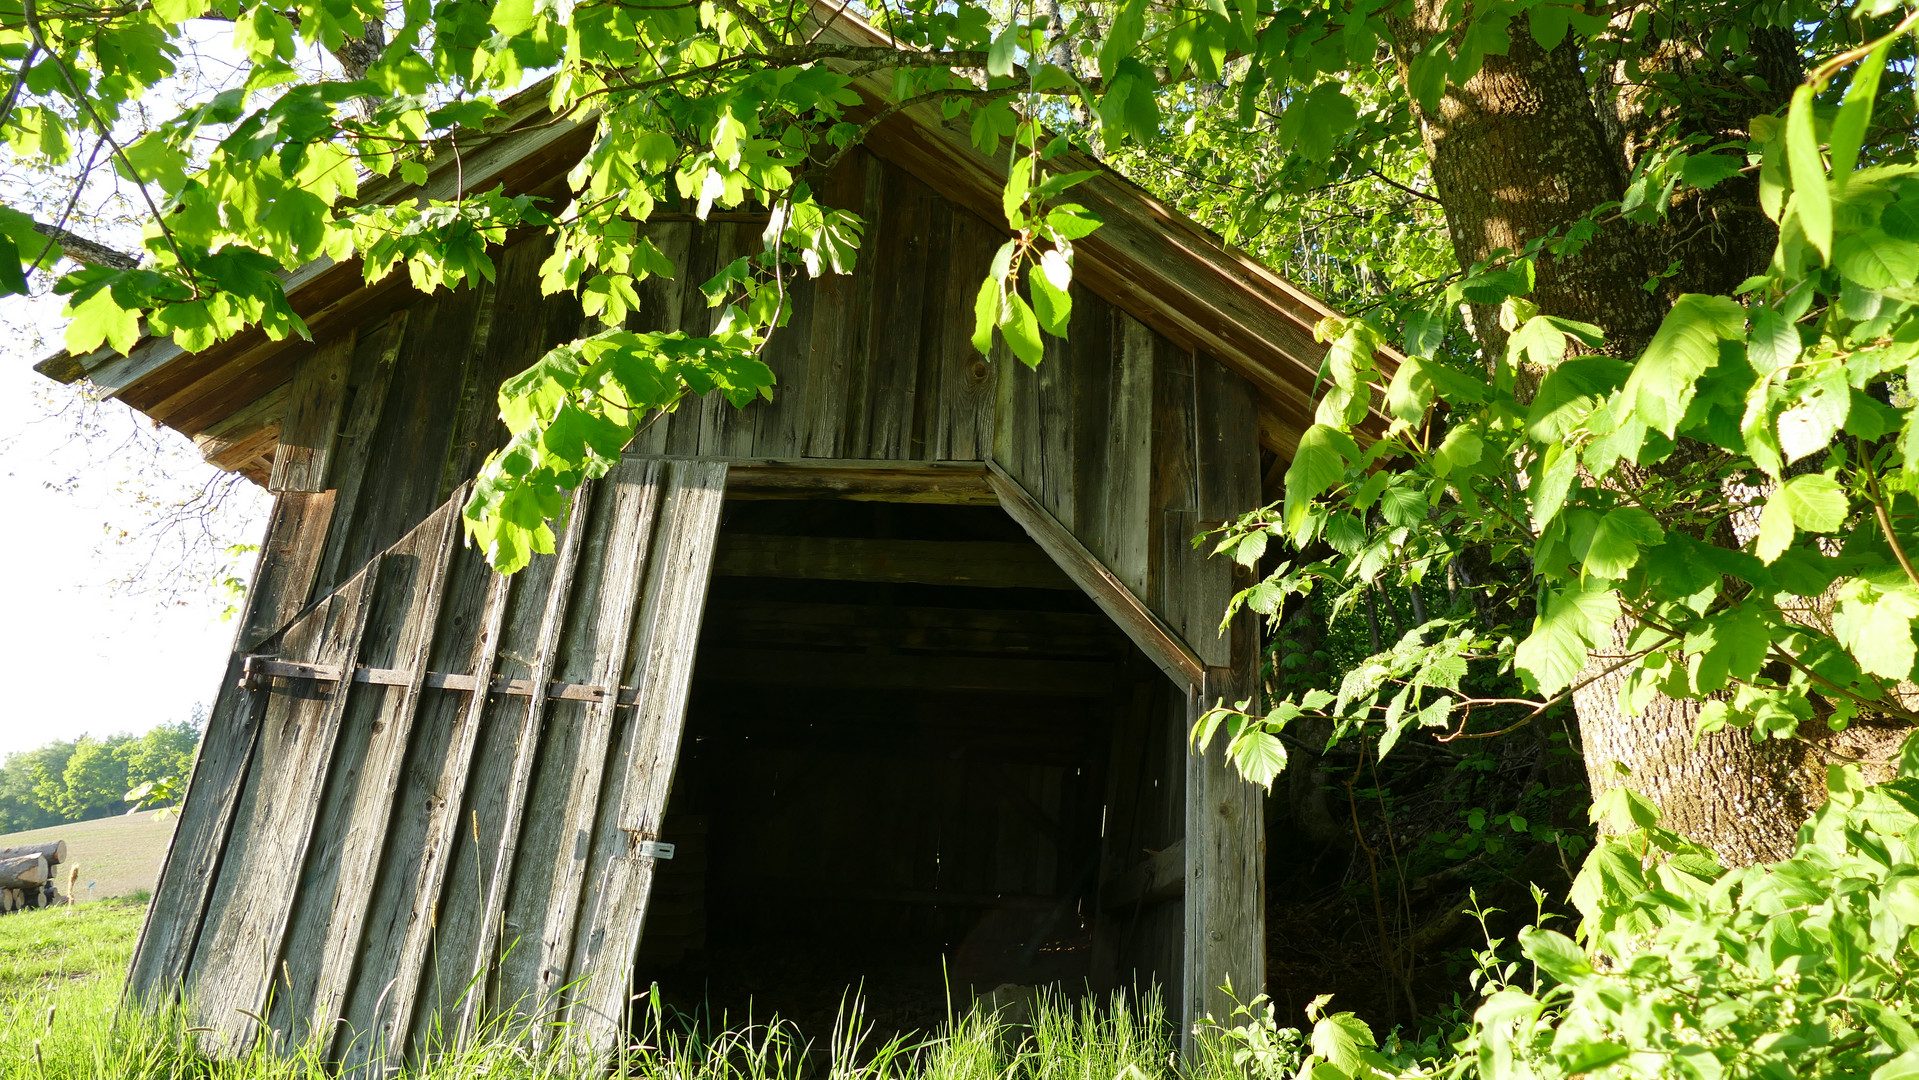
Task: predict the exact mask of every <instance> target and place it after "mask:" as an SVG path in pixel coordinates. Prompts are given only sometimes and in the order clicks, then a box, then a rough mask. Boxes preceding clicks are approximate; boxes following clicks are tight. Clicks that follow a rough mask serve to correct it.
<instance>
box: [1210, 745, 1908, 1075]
mask: <svg viewBox="0 0 1919 1080" xmlns="http://www.w3.org/2000/svg"><path fill="white" fill-rule="evenodd" d="M1828 784H1829V788H1830V794H1829V799H1828V801H1827V802H1826V804H1825V805H1824V806H1823V807H1821V809H1820V810H1819V811H1818V812H1817V813H1816V814H1815V815H1814V816H1813V819H1812V820H1811V821H1810V822H1808V823H1807V825H1806V826H1805V827H1804V828H1803V829H1802V830H1801V831H1800V836H1799V843H1798V846H1797V849H1796V850H1795V852H1794V853H1793V855H1792V857H1791V858H1788V859H1786V860H1784V861H1782V862H1778V863H1774V864H1771V865H1765V866H1753V867H1746V868H1743V869H1736V870H1727V869H1725V868H1723V867H1721V866H1720V865H1719V863H1718V861H1717V859H1716V858H1715V857H1714V856H1713V854H1712V853H1711V852H1710V851H1709V850H1707V849H1705V848H1702V847H1700V846H1698V845H1696V844H1694V843H1692V842H1690V841H1688V840H1686V839H1685V838H1684V837H1681V836H1679V835H1678V834H1676V833H1673V832H1671V831H1669V830H1666V829H1663V828H1661V827H1659V824H1658V817H1659V814H1658V811H1657V809H1656V808H1654V807H1653V805H1652V804H1651V803H1650V802H1648V801H1646V800H1645V799H1644V798H1643V797H1641V796H1639V795H1637V794H1635V793H1633V792H1632V791H1631V790H1630V789H1629V788H1627V787H1619V788H1615V789H1613V790H1612V791H1610V792H1608V793H1607V794H1606V795H1605V796H1603V797H1602V798H1601V799H1600V801H1598V802H1597V803H1595V804H1594V806H1593V816H1594V818H1595V819H1610V822H1611V824H1612V826H1613V830H1614V835H1613V836H1612V837H1611V838H1609V839H1608V840H1606V841H1605V842H1604V843H1602V844H1601V845H1599V846H1598V847H1597V848H1595V849H1594V850H1593V852H1592V853H1591V854H1590V855H1589V856H1588V857H1587V859H1586V861H1585V865H1584V867H1583V868H1582V869H1581V870H1580V873H1579V877H1578V879H1577V880H1576V881H1575V883H1574V886H1573V891H1572V899H1573V902H1574V904H1575V905H1576V906H1577V907H1578V910H1579V913H1580V915H1581V916H1582V918H1581V921H1580V923H1579V926H1578V928H1577V931H1576V934H1575V935H1574V936H1572V937H1569V936H1567V935H1565V934H1562V933H1560V932H1558V931H1555V930H1551V929H1547V928H1546V927H1545V925H1544V924H1543V923H1542V924H1541V925H1536V926H1533V927H1529V928H1527V929H1525V930H1522V931H1521V932H1520V933H1519V935H1518V942H1517V943H1518V945H1519V947H1520V950H1521V953H1522V956H1523V962H1522V961H1520V960H1512V959H1507V958H1505V957H1504V956H1503V955H1502V952H1501V946H1502V945H1504V944H1506V943H1505V942H1503V941H1501V940H1498V939H1492V940H1490V941H1489V943H1488V948H1487V949H1486V950H1484V951H1482V952H1481V953H1480V954H1479V958H1478V967H1477V970H1476V972H1475V973H1474V977H1473V985H1474V989H1475V990H1476V991H1477V992H1478V993H1479V994H1480V1002H1479V1004H1478V1005H1477V1007H1476V1008H1475V1009H1474V1010H1473V1011H1472V1013H1471V1015H1470V1017H1469V1018H1466V1019H1465V1022H1463V1023H1461V1024H1460V1025H1458V1026H1457V1028H1456V1029H1455V1030H1454V1031H1453V1032H1452V1033H1451V1035H1450V1036H1447V1037H1441V1036H1437V1035H1435V1036H1431V1037H1428V1038H1427V1039H1426V1040H1424V1041H1423V1042H1421V1043H1417V1044H1406V1043H1402V1042H1400V1041H1399V1040H1398V1039H1397V1037H1392V1038H1389V1039H1387V1040H1386V1041H1385V1043H1384V1044H1383V1045H1382V1044H1381V1043H1380V1042H1379V1041H1378V1040H1377V1039H1376V1037H1375V1035H1374V1033H1373V1032H1372V1031H1371V1029H1370V1028H1369V1027H1368V1026H1367V1025H1366V1024H1364V1023H1363V1022H1361V1021H1359V1020H1358V1018H1357V1017H1355V1016H1354V1015H1353V1014H1351V1013H1333V1012H1330V1011H1328V1010H1327V1008H1326V1004H1327V999H1325V998H1322V999H1320V1000H1319V1001H1316V1002H1315V1003H1314V1004H1313V1007H1312V1008H1311V1009H1310V1010H1309V1018H1310V1019H1311V1020H1313V1021H1314V1022H1315V1023H1314V1027H1313V1029H1312V1031H1311V1032H1310V1034H1309V1035H1307V1036H1304V1037H1302V1036H1301V1034H1300V1033H1299V1032H1296V1031H1292V1030H1290V1029H1287V1028H1285V1027H1282V1026H1280V1025H1279V1024H1278V1021H1277V1018H1276V1017H1275V1015H1274V1013H1273V1009H1272V1006H1271V1004H1270V1002H1268V1001H1266V1000H1265V999H1264V998H1260V999H1256V1000H1255V1001H1254V1002H1253V1003H1252V1004H1251V1005H1250V1006H1248V1007H1247V1008H1245V1009H1243V1010H1242V1011H1241V1013H1240V1016H1239V1017H1236V1018H1235V1019H1240V1020H1242V1021H1243V1022H1242V1023H1240V1024H1238V1025H1236V1026H1226V1025H1224V1024H1218V1025H1216V1030H1217V1031H1218V1033H1219V1035H1220V1036H1221V1042H1222V1044H1223V1045H1224V1046H1225V1047H1226V1048H1227V1052H1229V1053H1230V1054H1231V1055H1232V1057H1233V1059H1234V1060H1235V1062H1236V1063H1238V1064H1240V1065H1241V1066H1242V1067H1245V1068H1247V1069H1248V1070H1249V1071H1250V1072H1251V1073H1252V1074H1253V1075H1254V1076H1256V1077H1262V1078H1263V1077H1274V1078H1279V1077H1308V1076H1310V1077H1313V1078H1314V1080H1358V1078H1368V1080H1371V1078H1386V1077H1401V1078H1411V1077H1431V1078H1435V1080H1436V1078H1439V1077H1477V1078H1481V1080H1520V1078H1530V1080H1550V1078H1561V1077H1566V1078H1570V1077H1575V1076H1591V1077H1595V1078H1600V1080H1612V1078H1626V1077H1674V1076H1679V1077H1693V1078H1707V1077H1711V1078H1715V1080H1718V1078H1725V1080H1743V1078H1755V1080H1756V1078H1781V1080H1783V1078H1788V1077H1792V1078H1798V1077H1841V1076H1845V1077H1871V1078H1872V1080H1896V1078H1898V1077H1903V1076H1909V1075H1912V1073H1913V1070H1914V1068H1915V1063H1919V1033H1915V1029H1914V1026H1913V1016H1914V1014H1915V1010H1916V1008H1919V1004H1916V1003H1915V1001H1914V1000H1913V988H1912V986H1911V980H1910V979H1909V977H1908V973H1909V971H1910V970H1911V968H1912V965H1913V962H1914V958H1913V956H1912V951H1913V949H1914V941H1915V940H1916V939H1915V936H1914V935H1915V930H1919V862H1916V861H1915V860H1916V859H1919V851H1915V849H1914V847H1913V844H1914V842H1915V838H1919V779H1915V778H1914V777H1913V776H1912V775H1911V774H1910V772H1908V774H1907V775H1906V776H1904V777H1903V778H1901V779H1898V780H1895V781H1891V782H1888V783H1885V784H1880V785H1878V786H1872V787H1868V786H1866V785H1865V784H1864V783H1863V782H1862V781H1861V778H1860V775H1859V773H1858V771H1857V770H1856V769H1853V768H1851V767H1849V766H1848V767H1840V766H1834V767H1833V768H1832V769H1831V771H1830V774H1829V778H1828ZM1480 914H1481V915H1482V918H1483V915H1484V914H1486V913H1484V912H1481V913H1480ZM1302 1043H1303V1045H1302Z"/></svg>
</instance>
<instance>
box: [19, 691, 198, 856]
mask: <svg viewBox="0 0 1919 1080" xmlns="http://www.w3.org/2000/svg"><path fill="white" fill-rule="evenodd" d="M202 723H203V721H202V720H201V719H200V718H199V717H195V718H194V719H192V720H182V721H179V722H178V723H173V724H162V725H160V726H159V727H156V728H154V729H153V730H151V731H149V732H147V733H146V734H145V735H129V734H126V733H121V734H119V735H108V736H105V737H104V738H95V737H94V736H91V735H82V736H81V737H80V738H78V739H75V740H71V741H65V742H50V743H48V744H46V745H45V746H42V747H39V748H38V749H34V750H22V751H20V752H18V753H13V754H8V755H7V758H6V760H5V761H4V762H0V833H10V832H19V831H21V830H23V829H40V828H45V827H46V826H48V825H63V824H66V823H68V822H72V821H90V820H92V819H94V818H102V817H109V816H112V815H114V814H121V813H125V812H126V810H127V808H128V807H127V803H126V801H125V795H126V793H127V791H128V790H129V789H131V788H134V787H138V786H139V785H141V784H144V783H146V782H147V781H149V780H159V779H163V778H165V777H169V776H171V777H178V778H179V780H180V781H181V783H183V784H184V783H185V781H186V777H187V774H188V773H189V772H191V771H192V769H193V749H194V747H195V746H197V745H199V742H200V728H201V726H202Z"/></svg>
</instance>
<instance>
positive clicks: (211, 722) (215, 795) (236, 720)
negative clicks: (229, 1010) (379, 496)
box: [126, 496, 286, 1007]
mask: <svg viewBox="0 0 1919 1080" xmlns="http://www.w3.org/2000/svg"><path fill="white" fill-rule="evenodd" d="M282 498H283V499H284V498H286V496H282ZM243 663H244V662H243V659H242V657H241V655H240V654H239V653H237V652H236V653H234V654H233V656H232V657H231V658H230V659H229V660H228V662H227V669H226V673H225V677H224V678H223V679H222V680H221V683H220V692H219V696H218V697H217V698H215V699H214V704H213V711H212V713H211V714H210V715H209V716H208V717H207V730H206V733H205V734H204V735H202V736H201V737H200V746H199V748H198V749H197V750H196V751H195V752H194V758H193V772H192V775H191V779H190V781H189V782H188V784H187V796H186V799H185V800H184V801H183V802H182V803H181V804H180V817H179V820H178V821H177V822H175V823H174V826H173V837H172V839H171V840H169V841H168V843H167V853H166V858H165V859H164V860H162V862H161V864H160V877H159V880H158V881H156V882H155V883H154V889H153V902H152V903H151V904H149V905H148V907H147V917H146V921H145V922H144V923H142V924H141V927H140V938H139V940H138V941H137V942H135V944H134V949H133V960H132V962H131V963H130V964H129V966H128V969H127V991H126V993H127V997H128V998H129V999H130V1000H132V1001H134V1002H136V1003H139V1004H143V1005H146V1006H150V1007H159V1006H161V1005H163V1004H165V1003H166V1002H168V1001H171V1000H173V998H174V996H175V995H176V994H178V993H179V990H180V987H181V984H182V983H183V982H184V981H185V979H186V976H187V970H188V967H189V964H190V963H191V961H192V958H193V951H194V947H195V945H197V944H198V942H199V939H200V928H201V925H202V919H203V917H204V915H205V912H206V906H207V901H208V898H209V897H210V896H211V895H212V893H213V882H214V878H215V876H216V875H217V874H218V869H219V865H220V856H221V852H222V851H223V850H224V848H225V846H226V842H227V834H228V831H229V829H230V828H231V826H232V823H233V815H234V809H235V807H236V806H237V804H238V802H239V797H240V791H241V787H242V785H243V784H244V782H245V780H246V770H247V766H248V764H249V763H250V762H251V761H252V759H253V746H254V741H255V739H256V738H257V737H258V735H259V730H260V720H261V717H262V714H263V712H264V709H263V706H264V705H265V703H266V695H265V694H257V695H256V694H252V693H249V692H248V691H246V690H245V689H243V688H242V687H241V685H240V672H241V668H242V666H243Z"/></svg>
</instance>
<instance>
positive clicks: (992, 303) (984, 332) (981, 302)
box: [972, 277, 999, 357]
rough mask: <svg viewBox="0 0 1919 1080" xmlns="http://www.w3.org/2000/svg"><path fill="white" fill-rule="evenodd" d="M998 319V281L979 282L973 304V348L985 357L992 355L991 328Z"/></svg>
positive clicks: (988, 279)
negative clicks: (977, 295) (976, 297)
mask: <svg viewBox="0 0 1919 1080" xmlns="http://www.w3.org/2000/svg"><path fill="white" fill-rule="evenodd" d="M998 319H999V279H997V278H990V277H989V278H987V279H986V280H985V281H982V282H980V285H979V298H978V299H977V300H975V301H974V302H973V338H972V340H973V348H975V349H977V350H979V354H980V355H981V356H985V357H991V356H992V355H993V326H994V324H995V323H996V322H997V321H998Z"/></svg>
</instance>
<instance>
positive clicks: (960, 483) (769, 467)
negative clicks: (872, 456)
mask: <svg viewBox="0 0 1919 1080" xmlns="http://www.w3.org/2000/svg"><path fill="white" fill-rule="evenodd" d="M728 466H729V469H730V471H729V472H728V477H729V479H728V480H727V497H728V498H733V499H819V498H831V499H851V500H854V501H879V502H908V503H937V504H944V505H952V506H992V505H995V504H997V503H998V501H999V499H998V496H996V495H994V494H993V488H992V485H990V484H988V483H987V482H986V468H985V466H984V465H976V464H973V463H971V462H943V461H899V462H888V461H857V460H855V461H828V460H826V459H812V460H801V461H794V460H790V459H763V458H758V459H756V458H746V459H729V461H728Z"/></svg>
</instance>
